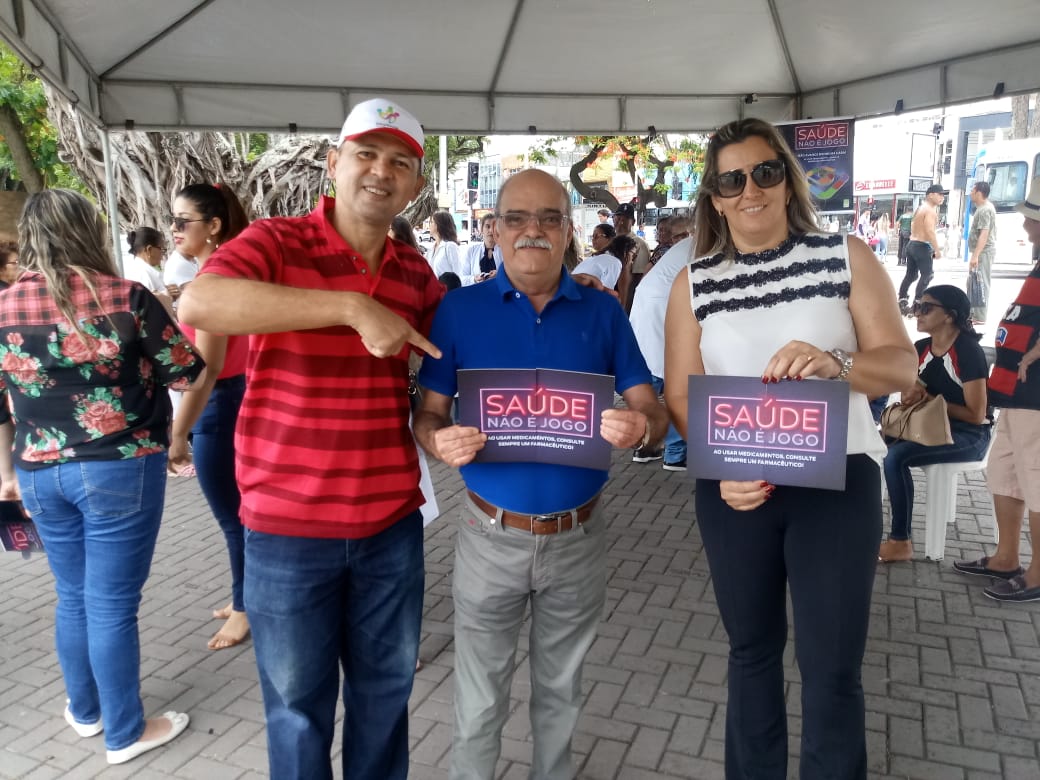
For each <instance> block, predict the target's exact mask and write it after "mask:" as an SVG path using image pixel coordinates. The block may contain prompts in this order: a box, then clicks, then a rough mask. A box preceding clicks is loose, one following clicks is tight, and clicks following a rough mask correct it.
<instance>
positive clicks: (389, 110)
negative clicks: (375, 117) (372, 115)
mask: <svg viewBox="0 0 1040 780" xmlns="http://www.w3.org/2000/svg"><path fill="white" fill-rule="evenodd" d="M376 113H377V114H379V118H380V119H382V120H383V121H384V122H386V123H387V124H388V125H392V124H393V123H394V122H396V121H397V118H398V117H399V116H401V112H400V111H397V110H396V109H395V108H394V107H393V106H387V107H386V108H377V109H376Z"/></svg>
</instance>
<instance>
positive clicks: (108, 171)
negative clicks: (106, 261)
mask: <svg viewBox="0 0 1040 780" xmlns="http://www.w3.org/2000/svg"><path fill="white" fill-rule="evenodd" d="M101 151H102V155H103V157H104V162H105V194H106V195H107V196H108V229H109V231H110V232H111V235H112V257H113V259H114V260H115V261H116V267H117V268H118V269H119V273H121V274H122V273H125V271H124V269H123V250H122V242H121V241H120V239H119V193H118V192H117V191H116V187H117V186H118V182H116V177H115V170H114V168H113V165H112V138H111V136H110V135H109V132H108V128H107V127H105V128H103V129H102V130H101Z"/></svg>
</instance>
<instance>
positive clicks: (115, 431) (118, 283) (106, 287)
mask: <svg viewBox="0 0 1040 780" xmlns="http://www.w3.org/2000/svg"><path fill="white" fill-rule="evenodd" d="M71 285H72V296H73V300H74V302H75V305H76V312H77V318H78V322H79V325H80V327H81V328H82V330H83V332H84V334H85V338H81V337H80V336H79V334H77V333H76V332H75V331H74V330H72V328H71V327H70V326H69V325H68V323H67V322H66V321H65V318H64V316H63V315H62V314H61V312H59V311H58V308H57V306H55V305H54V301H53V300H52V299H51V297H50V295H49V294H48V293H47V288H46V285H45V283H44V278H43V276H41V275H40V274H37V273H25V274H23V275H22V276H21V278H20V279H19V280H18V282H17V283H16V284H14V285H12V286H11V287H10V288H9V289H7V290H3V291H2V292H0V422H6V421H7V420H8V419H9V418H10V414H9V412H8V408H9V406H8V396H10V407H11V408H13V416H14V421H15V457H16V462H17V464H18V465H19V466H20V467H22V468H25V469H35V468H42V467H44V466H50V465H53V464H56V463H64V462H66V461H70V460H118V459H122V458H137V457H141V456H143V455H150V454H152V453H155V452H162V451H164V450H165V449H166V447H167V446H168V445H169V427H170V416H171V406H170V399H169V394H168V393H167V392H166V391H165V390H164V389H163V386H164V385H165V386H168V387H170V388H171V389H174V390H184V389H186V388H187V387H188V386H190V384H191V382H192V381H193V380H194V379H195V378H196V377H197V376H198V375H199V374H200V373H201V371H202V369H203V367H204V365H205V364H204V363H203V361H202V358H201V357H200V356H199V355H198V353H197V352H196V351H195V348H194V347H193V346H192V345H191V343H190V342H189V341H188V340H187V339H186V338H185V337H184V335H183V334H182V333H181V332H180V330H179V329H178V328H177V326H176V324H174V322H173V320H171V319H170V315H169V314H168V313H167V312H166V309H165V308H163V306H162V304H161V303H159V301H158V300H157V299H156V298H155V296H154V295H152V294H151V293H150V292H148V291H147V290H145V288H144V287H142V286H141V285H140V284H138V283H137V282H131V281H129V280H127V279H122V278H118V277H111V276H98V277H97V280H96V285H97V295H98V300H95V299H94V297H93V295H91V293H90V290H89V289H87V286H86V285H85V284H84V283H83V281H82V280H81V279H80V278H79V277H78V276H76V275H73V276H72V281H71ZM99 304H100V305H99Z"/></svg>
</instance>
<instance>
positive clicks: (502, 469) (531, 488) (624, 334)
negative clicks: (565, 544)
mask: <svg viewBox="0 0 1040 780" xmlns="http://www.w3.org/2000/svg"><path fill="white" fill-rule="evenodd" d="M430 341H432V342H433V343H434V344H436V345H437V346H438V347H439V348H440V350H441V352H442V353H443V357H441V359H440V360H434V359H433V358H432V357H430V356H426V358H424V359H423V366H422V370H421V371H420V372H419V383H420V384H421V385H423V387H428V388H430V389H431V390H433V391H435V392H438V393H441V394H443V395H447V396H454V395H455V392H456V390H457V381H456V374H455V372H456V371H457V370H459V369H463V368H553V369H560V370H564V371H587V372H590V373H597V374H609V375H611V376H613V377H614V389H615V390H616V391H617V392H618V393H623V392H624V391H625V390H627V389H628V388H630V387H633V386H634V385H638V384H649V383H650V371H649V370H648V369H647V367H646V362H645V361H644V360H643V355H642V353H640V351H639V345H638V344H637V343H636V338H635V334H634V333H633V332H632V326H631V325H629V323H628V318H627V317H626V316H625V312H624V310H623V309H622V308H621V306H620V305H619V304H618V302H617V300H616V299H614V298H613V297H612V296H610V295H608V294H607V293H604V292H599V291H598V290H593V289H590V288H588V287H583V286H581V285H579V284H578V283H577V282H575V281H574V280H573V279H572V278H571V276H570V274H568V273H567V270H566V269H562V275H561V277H560V286H559V289H558V290H557V291H556V295H555V296H553V298H552V300H550V301H549V303H548V304H547V305H546V306H545V308H544V309H543V310H542V312H541V313H540V314H539V313H537V312H536V311H535V310H534V307H533V306H532V305H531V302H530V300H528V298H527V296H526V295H524V294H523V293H522V292H519V291H518V290H516V289H515V288H514V287H513V284H512V282H510V281H509V277H508V276H507V274H506V272H505V271H504V270H499V273H498V275H497V276H496V277H495V278H494V279H492V280H490V281H487V282H483V283H481V284H475V285H472V286H469V287H460V288H459V289H457V290H452V291H451V292H450V293H448V294H447V295H446V296H445V297H444V300H443V301H442V302H441V305H440V308H438V309H437V314H436V315H435V316H434V319H433V329H432V331H431V333H430ZM461 473H462V479H463V481H465V483H466V487H468V488H469V489H470V490H472V491H473V492H474V493H477V494H478V495H480V496H482V497H483V498H484V499H485V500H487V501H489V502H491V503H492V504H495V505H496V506H500V507H503V508H504V509H508V510H510V511H513V512H521V513H524V514H549V513H552V512H558V511H562V510H566V509H573V508H574V507H577V506H581V505H582V504H584V503H585V502H586V501H588V500H589V499H590V498H592V497H593V496H594V495H596V494H597V493H598V492H599V491H600V490H601V489H602V488H603V485H604V484H605V483H606V481H607V476H608V474H609V472H608V471H606V470H601V469H587V468H580V467H577V466H560V465H555V464H548V463H470V464H468V465H466V466H463V467H462V469H461Z"/></svg>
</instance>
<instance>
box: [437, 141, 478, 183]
mask: <svg viewBox="0 0 1040 780" xmlns="http://www.w3.org/2000/svg"><path fill="white" fill-rule="evenodd" d="M486 140H487V137H486V136H482V135H449V136H448V173H451V172H452V171H454V170H455V169H456V168H457V167H458V166H459V164H460V163H462V162H465V161H466V160H468V159H469V158H470V157H472V156H473V155H477V154H480V153H481V152H483V151H484V142H485V141H486ZM440 150H441V138H440V136H439V135H428V136H426V138H425V139H424V143H423V155H424V156H423V175H424V176H425V177H426V180H427V181H434V180H435V179H436V177H437V172H438V171H439V170H440V159H441V151H440Z"/></svg>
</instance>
